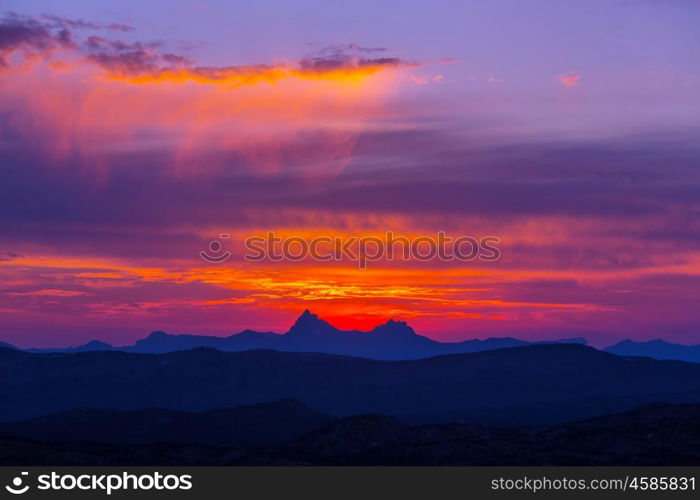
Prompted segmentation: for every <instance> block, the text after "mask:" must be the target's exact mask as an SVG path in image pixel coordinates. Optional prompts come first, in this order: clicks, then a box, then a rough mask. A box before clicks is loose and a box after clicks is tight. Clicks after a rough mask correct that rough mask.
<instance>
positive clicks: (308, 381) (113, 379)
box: [0, 344, 700, 425]
mask: <svg viewBox="0 0 700 500" xmlns="http://www.w3.org/2000/svg"><path fill="white" fill-rule="evenodd" d="M288 398H292V399H296V400H298V401H301V402H303V403H304V404H307V405H309V406H310V407H311V408H314V409H315V410H317V411H320V412H322V413H326V414H330V415H334V416H351V415H358V414H368V413H376V414H382V415H390V416H396V417H398V418H401V419H403V420H405V421H406V422H409V423H432V422H437V421H455V420H469V421H476V422H485V423H488V424H506V425H544V424H553V423H559V422H565V421H571V420H575V419H582V418H588V417H592V416H596V415H602V414H606V413H611V412H616V411H624V410H627V409H630V408H633V407H635V406H639V405H642V404H646V403H650V402H655V401H661V402H700V365H697V364H692V363H682V362H675V361H658V360H653V359H648V358H633V357H630V358H628V357H621V356H615V355H612V354H608V353H604V352H600V351H596V350H595V349H592V348H589V347H585V346H580V345H574V344H556V345H555V344H553V345H540V346H527V347H517V348H511V349H500V350H494V351H486V352H481V353H474V354H459V355H450V356H438V357H434V358H428V359H421V360H415V361H373V360H368V359H361V358H350V357H342V356H333V355H324V354H308V353H306V354H305V353H284V352H276V351H247V352H240V353H238V352H220V351H216V350H213V349H194V350H191V351H181V352H174V353H168V354H160V355H154V354H131V353H123V352H108V351H104V352H86V353H76V354H29V353H25V352H21V351H16V350H10V349H0V401H2V402H3V404H2V405H1V406H0V421H1V420H6V421H7V420H20V419H27V418H32V417H37V416H41V415H48V414H52V413H58V412H62V411H66V410H74V409H80V408H102V409H112V410H128V411H133V410H142V409H145V408H154V407H155V408H164V409H169V410H179V411H206V410H213V409H218V408H232V407H237V406H242V405H250V404H257V403H264V402H269V401H275V400H280V399H288Z"/></svg>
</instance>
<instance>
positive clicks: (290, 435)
mask: <svg viewBox="0 0 700 500" xmlns="http://www.w3.org/2000/svg"><path fill="white" fill-rule="evenodd" d="M333 420H334V419H333V418H332V417H330V416H328V415H324V414H322V413H319V412H317V411H314V410H312V409H311V408H309V407H308V406H306V405H304V404H303V403H300V402H298V401H295V400H292V399H287V400H282V401H275V402H271V403H263V404H258V405H251V406H242V407H239V408H233V409H222V410H209V411H205V412H183V411H173V410H164V409H161V408H148V409H145V410H137V411H130V412H129V411H115V410H102V409H97V410H70V411H66V412H62V413H57V414H54V415H48V416H43V417H36V418H33V419H29V420H23V421H19V422H0V436H14V437H23V438H28V439H38V440H42V441H91V442H96V443H121V444H146V443H151V444H153V443H182V444H205V445H219V446H223V445H226V446H251V445H273V444H274V445H279V444H284V443H287V442H289V441H291V440H292V439H295V438H299V437H301V436H302V435H304V434H306V433H308V432H310V431H312V430H314V429H317V428H319V427H321V426H324V425H327V424H330V423H331V422H332V421H333Z"/></svg>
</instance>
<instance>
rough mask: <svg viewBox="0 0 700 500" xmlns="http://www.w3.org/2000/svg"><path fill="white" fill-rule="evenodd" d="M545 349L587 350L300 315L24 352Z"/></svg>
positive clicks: (420, 353) (398, 356)
mask: <svg viewBox="0 0 700 500" xmlns="http://www.w3.org/2000/svg"><path fill="white" fill-rule="evenodd" d="M549 343H576V344H586V340H585V339H582V338H572V339H561V340H552V341H541V342H527V341H524V340H518V339H514V338H511V337H505V338H489V339H485V340H466V341H464V342H438V341H436V340H432V339H430V338H428V337H424V336H421V335H418V334H417V333H416V332H414V331H413V329H412V328H411V327H410V326H409V325H408V324H407V323H406V322H404V321H394V320H389V321H387V322H386V323H384V324H382V325H379V326H377V327H375V328H374V329H372V330H370V331H359V330H339V329H337V328H335V327H334V326H332V325H331V324H330V323H328V322H326V321H324V320H323V319H321V318H319V317H318V316H317V315H315V314H313V313H311V312H310V311H309V310H305V311H304V312H303V313H302V314H301V316H299V318H298V319H297V320H296V321H295V323H294V324H293V325H292V327H291V328H290V329H289V331H288V332H286V333H284V334H282V335H279V334H275V333H272V332H256V331H253V330H245V331H243V332H241V333H238V334H236V335H231V336H229V337H212V336H206V335H170V334H167V333H165V332H162V331H156V332H153V333H151V334H150V335H149V336H148V337H146V338H144V339H141V340H138V341H136V342H135V343H134V344H133V345H130V346H122V347H113V346H111V345H109V344H105V343H104V342H99V341H92V342H89V343H87V344H84V345H82V346H77V347H69V348H53V349H29V350H28V352H44V353H49V352H65V353H71V352H84V351H105V350H119V351H124V352H137V353H149V354H162V353H167V352H174V351H182V350H188V349H194V348H196V347H211V348H214V349H218V350H220V351H248V350H253V349H274V350H277V351H289V352H318V353H327V354H340V355H345V356H359V357H363V358H369V359H378V360H407V359H420V358H427V357H431V356H438V355H442V354H457V353H470V352H480V351H486V350H490V349H500V348H504V347H517V346H524V345H537V344H549Z"/></svg>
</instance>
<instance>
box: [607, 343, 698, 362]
mask: <svg viewBox="0 0 700 500" xmlns="http://www.w3.org/2000/svg"><path fill="white" fill-rule="evenodd" d="M605 351H606V352H610V353H612V354H619V355H621V356H647V357H650V358H655V359H675V360H678V361H689V362H691V363H700V345H681V344H671V343H669V342H666V341H665V340H658V339H657V340H650V341H648V342H635V341H633V340H623V341H622V342H619V343H617V344H615V345H611V346H610V347H606V348H605Z"/></svg>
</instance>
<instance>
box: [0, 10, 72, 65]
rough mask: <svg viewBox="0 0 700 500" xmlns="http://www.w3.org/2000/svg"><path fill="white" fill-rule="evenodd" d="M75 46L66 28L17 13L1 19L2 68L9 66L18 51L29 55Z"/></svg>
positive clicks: (0, 50) (0, 51)
mask: <svg viewBox="0 0 700 500" xmlns="http://www.w3.org/2000/svg"><path fill="white" fill-rule="evenodd" d="M74 46H75V44H74V42H73V36H72V33H71V32H70V31H69V30H67V29H65V28H64V29H59V30H52V29H51V27H50V26H49V25H48V24H46V23H41V22H39V21H36V20H34V19H31V18H28V17H25V16H19V15H17V14H7V15H6V16H5V17H4V18H3V19H2V20H0V68H5V67H7V66H8V65H9V61H8V60H9V58H10V57H11V56H12V55H13V54H15V53H18V52H22V53H24V55H25V57H29V56H32V55H36V54H41V55H47V54H48V53H49V52H50V51H52V50H54V49H57V48H72V47H74Z"/></svg>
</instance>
